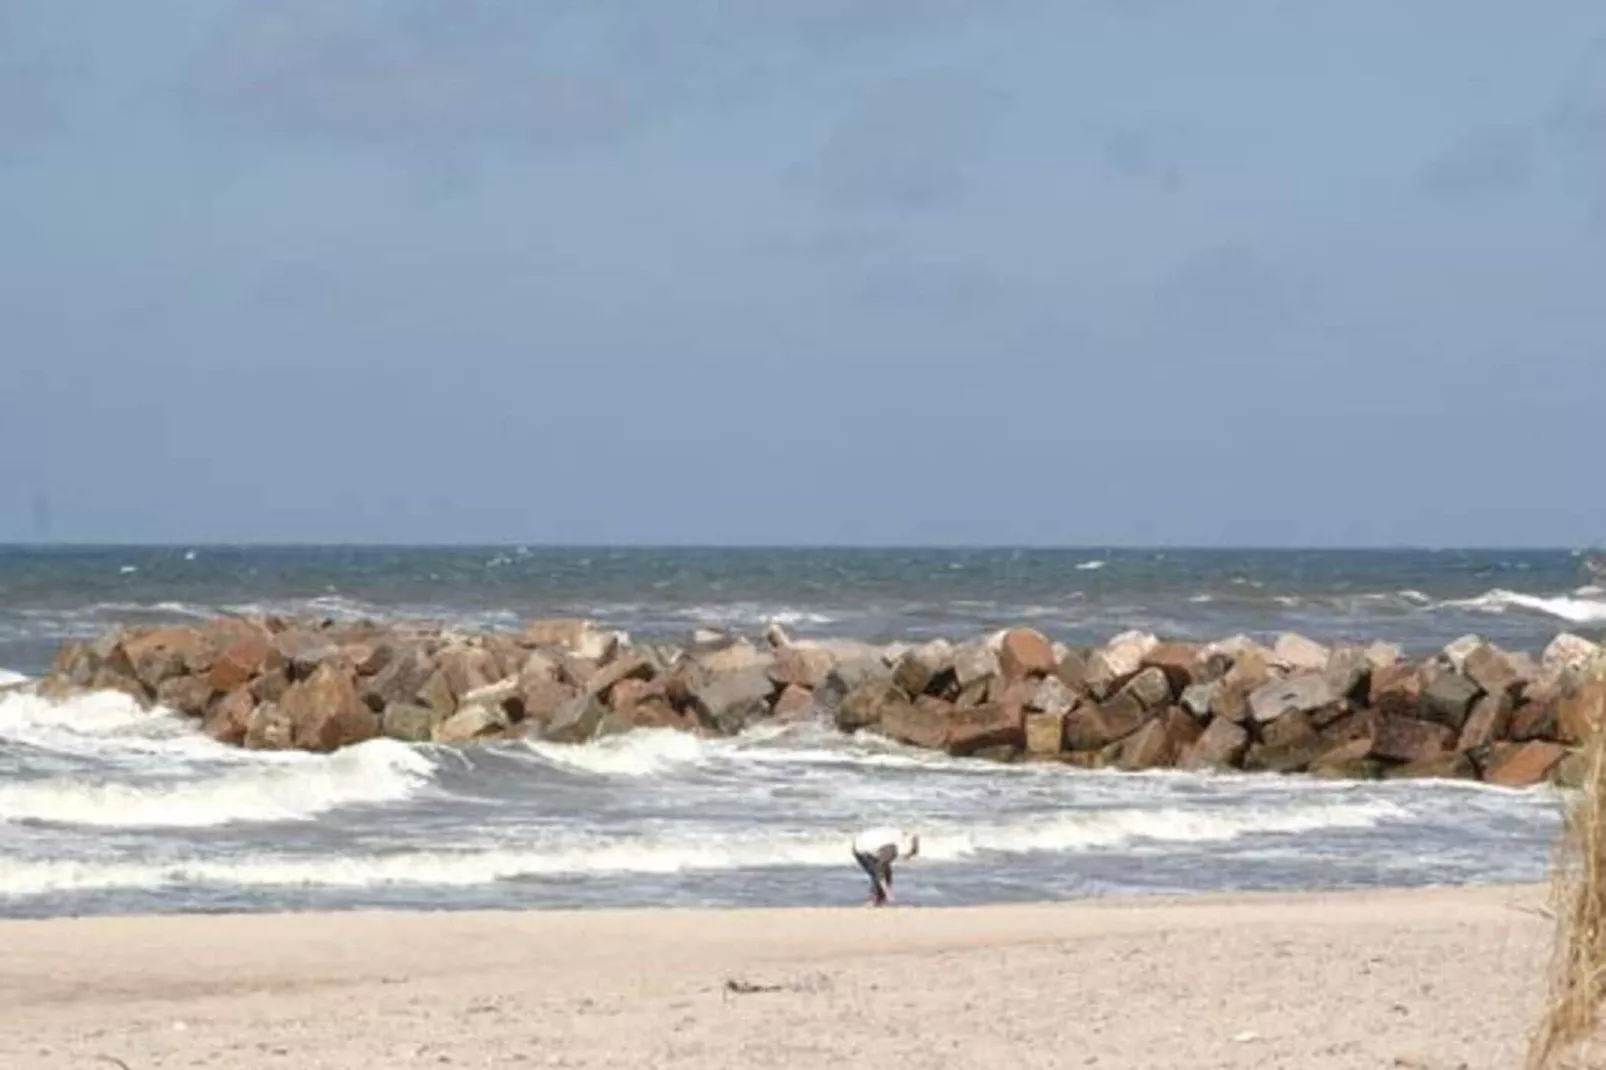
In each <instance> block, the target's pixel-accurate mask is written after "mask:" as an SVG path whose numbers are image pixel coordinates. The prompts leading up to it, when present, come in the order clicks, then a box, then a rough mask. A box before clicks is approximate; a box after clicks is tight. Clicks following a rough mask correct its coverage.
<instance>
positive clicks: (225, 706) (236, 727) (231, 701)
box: [202, 684, 257, 746]
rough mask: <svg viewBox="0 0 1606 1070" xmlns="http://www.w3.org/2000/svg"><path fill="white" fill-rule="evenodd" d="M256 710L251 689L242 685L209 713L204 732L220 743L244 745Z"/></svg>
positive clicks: (221, 700)
mask: <svg viewBox="0 0 1606 1070" xmlns="http://www.w3.org/2000/svg"><path fill="white" fill-rule="evenodd" d="M256 708H257V703H256V699H255V698H253V697H252V695H251V689H250V688H248V687H246V686H244V685H243V684H242V685H241V686H239V687H237V688H235V689H234V690H233V691H230V692H229V693H228V694H227V695H224V696H223V697H222V698H221V699H219V700H218V701H217V703H216V704H215V705H214V706H213V707H212V709H211V711H210V712H208V713H207V715H206V720H205V721H204V722H203V723H202V730H203V731H204V732H205V733H206V734H207V735H209V736H211V737H212V738H213V739H215V740H217V741H218V742H219V743H232V744H234V745H236V746H239V745H242V744H244V743H245V734H246V732H247V731H249V730H250V727H251V715H252V714H253V713H255V712H256Z"/></svg>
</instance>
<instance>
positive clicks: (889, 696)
mask: <svg viewBox="0 0 1606 1070" xmlns="http://www.w3.org/2000/svg"><path fill="white" fill-rule="evenodd" d="M908 705H910V702H909V697H908V696H907V695H905V694H904V693H903V690H902V688H900V687H898V685H896V684H894V683H893V682H892V681H891V680H871V681H868V682H866V683H863V684H860V685H859V686H858V687H856V688H854V689H853V690H852V691H850V692H849V693H848V695H847V697H846V698H844V699H843V700H842V704H841V705H840V706H838V707H837V712H836V725H837V727H838V728H840V729H841V730H842V731H844V732H857V731H858V730H859V729H861V728H872V727H874V726H875V725H878V724H880V723H881V718H882V715H883V714H884V713H885V712H886V711H888V710H899V711H901V709H902V707H904V706H908Z"/></svg>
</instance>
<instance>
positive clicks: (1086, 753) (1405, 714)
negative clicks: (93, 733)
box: [34, 617, 1606, 787]
mask: <svg viewBox="0 0 1606 1070" xmlns="http://www.w3.org/2000/svg"><path fill="white" fill-rule="evenodd" d="M1603 657H1606V652H1603V649H1602V647H1601V646H1599V645H1598V644H1596V643H1594V642H1592V641H1590V640H1588V639H1584V638H1581V637H1579V636H1576V635H1570V634H1562V635H1558V636H1557V637H1556V638H1555V639H1554V640H1553V641H1552V642H1551V643H1550V644H1549V645H1548V646H1547V647H1546V648H1545V649H1544V650H1543V651H1542V652H1538V653H1536V654H1530V653H1522V652H1512V651H1507V650H1502V649H1499V648H1498V647H1496V646H1494V645H1492V644H1490V643H1488V642H1485V641H1483V640H1482V639H1480V638H1478V637H1477V636H1467V637H1465V638H1463V639H1459V640H1457V641H1455V642H1453V643H1451V644H1450V645H1449V646H1447V647H1445V648H1444V650H1442V651H1440V652H1438V653H1437V654H1435V655H1433V656H1431V657H1425V658H1417V659H1407V658H1405V657H1404V656H1403V655H1402V654H1401V652H1400V650H1399V648H1397V647H1394V646H1391V645H1388V644H1386V643H1381V642H1377V643H1372V644H1370V645H1364V646H1363V645H1358V644H1345V645H1336V646H1327V645H1323V644H1321V643H1317V642H1315V641H1313V640H1310V639H1307V638H1305V637H1303V636H1299V635H1294V634H1285V635H1281V636H1279V637H1277V638H1275V639H1274V640H1270V641H1268V642H1262V641H1259V640H1256V639H1253V638H1249V637H1247V636H1236V637H1233V638H1229V639H1223V640H1221V641H1218V642H1212V643H1202V644H1201V643H1185V642H1177V641H1171V640H1166V639H1162V638H1160V637H1156V636H1153V635H1148V634H1143V633H1138V632H1128V633H1125V634H1122V635H1117V636H1115V637H1113V638H1111V639H1110V640H1109V641H1108V642H1106V643H1104V644H1103V645H1102V646H1097V647H1091V648H1089V647H1075V646H1067V645H1065V644H1063V643H1057V642H1054V641H1053V640H1052V639H1051V638H1050V637H1048V636H1046V635H1044V634H1042V633H1041V632H1038V631H1035V630H1033V629H1031V628H1013V629H1009V630H1005V631H1000V632H997V633H995V634H992V635H988V636H984V637H978V638H976V639H973V640H971V641H968V642H964V643H957V644H956V643H951V642H948V641H945V640H934V641H931V642H927V643H923V644H920V645H909V644H893V645H890V646H885V647H882V646H871V645H867V644H864V643H858V642H852V641H830V640H804V639H794V638H792V637H791V636H789V635H788V634H786V632H785V631H784V630H782V629H781V628H779V627H776V626H772V627H771V628H770V629H769V630H768V631H767V632H766V633H765V634H764V635H763V636H761V637H743V636H734V635H728V634H723V633H718V632H698V633H695V634H693V635H692V636H691V637H690V642H689V643H688V644H687V645H685V646H684V647H670V646H662V645H654V644H646V643H632V642H631V641H630V639H629V638H628V637H627V636H625V635H624V634H622V633H618V632H610V631H606V630H602V629H599V628H596V627H594V626H593V625H592V624H590V623H588V622H586V621H581V620H546V621H536V622H533V623H531V624H529V625H528V626H527V627H526V628H525V629H524V630H523V631H521V632H487V633H464V632H460V631H455V630H451V629H447V628H443V627H441V626H439V625H434V624H427V623H421V624H416V625H406V624H385V625H378V624H371V623H355V624H353V623H343V622H335V621H287V620H280V619H275V618H238V617H230V618H220V619H217V620H213V621H209V622H207V623H205V624H201V625H197V626H193V627H177V626H163V627H142V628H131V629H126V630H119V631H116V632H112V633H108V634H105V635H102V636H101V637H99V638H97V639H95V640H93V641H90V642H74V643H70V644H68V645H66V646H65V647H63V648H62V649H61V651H60V652H59V654H58V656H57V658H56V660H55V664H54V666H53V670H52V672H51V674H50V675H49V676H48V677H46V678H45V679H43V680H41V681H39V682H37V684H35V685H34V686H35V687H37V688H38V689H39V690H40V692H41V693H43V694H45V695H47V696H51V697H57V698H64V697H68V696H70V695H71V694H74V693H77V692H82V691H89V690H104V689H110V690H116V691H122V692H126V693H127V694H129V695H132V696H134V697H135V698H136V699H138V700H139V701H140V702H142V703H146V704H153V705H160V706H163V707H166V708H169V709H171V710H173V711H175V712H176V713H178V714H182V715H184V716H187V717H191V718H195V719H196V720H197V721H199V722H200V725H201V727H202V728H203V730H204V731H205V732H207V733H208V734H209V735H211V736H212V737H213V738H215V739H218V740H220V741H222V742H225V743H230V744H237V745H241V746H245V747H251V748H262V749H300V750H309V751H332V750H335V749H337V748H340V747H344V746H348V745H351V744H355V743H360V742H362V741H364V740H368V739H371V738H374V737H376V736H388V737H391V738H393V739H398V740H404V741H409V742H434V743H448V744H469V743H475V742H484V741H494V740H504V739H525V738H529V739H543V740H549V741H554V742H560V743H575V744H579V743H586V742H589V741H591V740H593V739H596V738H598V737H601V736H606V735H610V734H616V733H620V732H626V731H629V730H631V729H634V728H649V727H650V728H672V729H678V730H681V731H685V732H693V733H698V734H702V735H714V736H729V735H734V734H736V733H738V732H741V731H742V730H743V729H745V728H748V727H750V726H753V725H756V724H760V723H764V722H796V721H804V720H821V721H825V722H828V723H833V724H834V725H835V726H836V727H837V728H839V729H840V730H842V731H844V732H869V733H876V734H879V735H882V736H885V737H888V738H890V739H894V740H897V741H899V742H902V743H905V744H909V745H911V746H915V747H922V748H929V749H932V750H939V751H944V752H946V753H949V754H953V755H961V756H974V757H977V758H982V759H992V760H997V761H1022V760H1034V761H1052V762H1062V763H1065V764H1068V765H1073V766H1079V767H1084V768H1104V767H1109V768H1116V769H1123V770H1143V769H1156V768H1169V767H1175V768H1181V769H1191V770H1243V771H1264V772H1268V773H1283V774H1292V773H1301V774H1309V775H1313V776H1324V777H1354V778H1376V777H1391V778H1392V777H1456V778H1467V779H1474V778H1475V779H1481V780H1484V781H1487V782H1489V783H1492V784H1500V785H1505V786H1511V787H1521V786H1526V785H1532V784H1536V783H1541V782H1544V781H1547V780H1550V781H1558V780H1559V781H1562V782H1566V781H1568V780H1569V779H1571V778H1573V777H1575V776H1576V775H1577V773H1578V770H1577V766H1578V764H1579V759H1578V758H1577V757H1576V748H1577V747H1578V745H1579V744H1580V743H1581V742H1582V741H1583V740H1584V739H1585V738H1586V736H1587V735H1588V734H1589V733H1590V732H1591V731H1593V730H1594V727H1595V726H1596V725H1597V724H1598V723H1599V721H1600V719H1601V718H1602V716H1603V712H1606V681H1603V680H1602V679H1601V678H1600V673H1599V671H1598V670H1599V669H1600V668H1602V667H1606V662H1603V661H1602V659H1603Z"/></svg>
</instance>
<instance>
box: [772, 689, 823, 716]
mask: <svg viewBox="0 0 1606 1070" xmlns="http://www.w3.org/2000/svg"><path fill="white" fill-rule="evenodd" d="M819 709H820V708H819V705H818V704H817V703H816V702H815V701H814V692H813V691H810V690H809V689H808V688H806V687H800V686H798V685H797V684H787V685H786V686H785V687H784V688H782V689H781V693H780V694H779V695H777V696H776V697H775V707H774V709H773V710H772V711H771V713H772V715H773V716H774V717H775V719H776V720H777V721H780V722H782V723H785V724H791V723H795V722H797V721H812V720H813V719H814V717H815V715H816V714H817V713H818V712H819Z"/></svg>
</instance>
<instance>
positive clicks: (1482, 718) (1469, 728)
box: [1456, 692, 1513, 751]
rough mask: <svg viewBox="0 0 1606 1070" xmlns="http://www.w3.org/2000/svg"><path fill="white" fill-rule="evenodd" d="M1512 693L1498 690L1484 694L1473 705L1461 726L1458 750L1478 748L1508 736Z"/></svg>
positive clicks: (1457, 744)
mask: <svg viewBox="0 0 1606 1070" xmlns="http://www.w3.org/2000/svg"><path fill="white" fill-rule="evenodd" d="M1512 711H1513V704H1512V701H1511V695H1510V694H1508V693H1506V692H1498V693H1493V694H1488V695H1484V696H1483V697H1482V698H1480V699H1478V701H1477V702H1475V703H1473V705H1472V713H1471V714H1470V715H1469V716H1468V717H1467V723H1466V724H1465V725H1463V726H1462V728H1461V736H1460V738H1459V740H1457V742H1456V750H1461V751H1469V750H1477V749H1478V748H1479V747H1486V746H1488V745H1489V744H1491V743H1497V742H1499V741H1500V740H1503V739H1505V738H1506V736H1507V734H1508V733H1509V732H1510V731H1511V714H1512Z"/></svg>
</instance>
